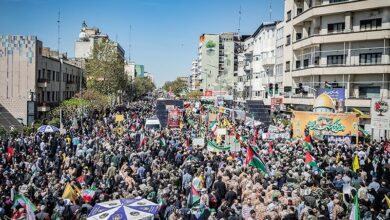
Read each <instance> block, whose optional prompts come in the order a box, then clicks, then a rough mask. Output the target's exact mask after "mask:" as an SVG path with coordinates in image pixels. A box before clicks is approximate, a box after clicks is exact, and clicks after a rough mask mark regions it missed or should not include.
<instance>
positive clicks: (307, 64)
mask: <svg viewBox="0 0 390 220" xmlns="http://www.w3.org/2000/svg"><path fill="white" fill-rule="evenodd" d="M307 67H309V59H305V60H303V68H307Z"/></svg>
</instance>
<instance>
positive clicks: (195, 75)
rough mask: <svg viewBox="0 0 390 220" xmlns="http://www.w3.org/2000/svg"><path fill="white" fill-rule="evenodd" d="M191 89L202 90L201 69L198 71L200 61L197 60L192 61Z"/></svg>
mask: <svg viewBox="0 0 390 220" xmlns="http://www.w3.org/2000/svg"><path fill="white" fill-rule="evenodd" d="M189 90H190V91H196V90H200V81H199V71H198V61H197V60H194V61H192V66H191V75H190V86H189Z"/></svg>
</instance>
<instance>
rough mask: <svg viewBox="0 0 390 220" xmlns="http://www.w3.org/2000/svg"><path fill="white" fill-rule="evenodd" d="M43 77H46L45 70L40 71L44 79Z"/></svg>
mask: <svg viewBox="0 0 390 220" xmlns="http://www.w3.org/2000/svg"><path fill="white" fill-rule="evenodd" d="M45 77H46V70H45V69H42V78H44V79H45Z"/></svg>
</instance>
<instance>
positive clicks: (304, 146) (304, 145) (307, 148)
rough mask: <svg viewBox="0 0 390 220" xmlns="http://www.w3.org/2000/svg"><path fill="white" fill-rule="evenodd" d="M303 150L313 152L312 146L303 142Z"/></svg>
mask: <svg viewBox="0 0 390 220" xmlns="http://www.w3.org/2000/svg"><path fill="white" fill-rule="evenodd" d="M303 148H304V149H306V150H308V151H310V152H312V151H313V145H311V143H310V142H307V141H304V142H303Z"/></svg>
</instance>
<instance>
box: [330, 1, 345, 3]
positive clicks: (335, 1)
mask: <svg viewBox="0 0 390 220" xmlns="http://www.w3.org/2000/svg"><path fill="white" fill-rule="evenodd" d="M346 1H348V0H329V3H338V2H346Z"/></svg>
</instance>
